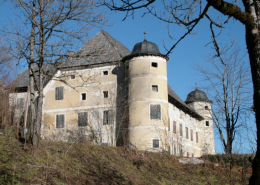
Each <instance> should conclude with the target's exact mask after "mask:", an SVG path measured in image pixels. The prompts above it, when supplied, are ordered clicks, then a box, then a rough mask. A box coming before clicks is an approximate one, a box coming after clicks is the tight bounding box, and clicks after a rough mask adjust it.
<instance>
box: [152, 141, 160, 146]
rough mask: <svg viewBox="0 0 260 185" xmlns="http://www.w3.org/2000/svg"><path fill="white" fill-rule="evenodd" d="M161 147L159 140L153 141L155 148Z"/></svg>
mask: <svg viewBox="0 0 260 185" xmlns="http://www.w3.org/2000/svg"><path fill="white" fill-rule="evenodd" d="M159 147H160V141H159V139H153V148H159Z"/></svg>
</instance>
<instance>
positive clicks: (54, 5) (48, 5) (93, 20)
mask: <svg viewBox="0 0 260 185" xmlns="http://www.w3.org/2000/svg"><path fill="white" fill-rule="evenodd" d="M11 2H13V3H14V6H15V7H16V8H17V10H18V11H19V13H20V17H18V18H20V21H19V22H18V23H17V24H18V25H17V26H14V27H12V28H9V29H5V30H2V31H3V33H6V34H7V35H8V36H9V39H10V46H11V47H12V52H13V53H14V54H15V55H16V58H19V59H24V60H26V61H27V63H28V67H29V78H30V80H29V82H30V85H29V86H30V112H31V118H30V120H31V122H32V123H31V128H30V131H31V132H30V133H31V141H32V144H33V151H34V153H36V152H37V148H38V143H39V137H40V129H41V124H42V105H43V87H44V83H45V80H46V78H48V68H47V69H46V70H44V69H45V68H44V66H46V64H51V65H53V66H57V65H59V64H60V63H61V62H62V61H64V60H65V59H66V58H67V57H68V51H69V50H70V49H73V47H74V46H75V43H76V41H75V39H78V40H80V41H83V40H84V39H86V34H87V30H89V29H91V28H93V27H95V26H100V25H103V24H104V23H105V19H104V16H103V14H102V13H101V12H100V11H99V10H97V9H96V8H95V1H89V0H77V1H74V0H54V1H49V0H30V1H24V0H11ZM13 25H14V24H13ZM49 68H52V67H49ZM36 93H37V94H38V95H36ZM36 96H37V98H36Z"/></svg>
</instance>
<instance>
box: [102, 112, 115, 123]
mask: <svg viewBox="0 0 260 185" xmlns="http://www.w3.org/2000/svg"><path fill="white" fill-rule="evenodd" d="M111 124H113V112H112V111H111V110H106V111H104V112H103V125H111Z"/></svg>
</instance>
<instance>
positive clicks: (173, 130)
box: [172, 121, 176, 134]
mask: <svg viewBox="0 0 260 185" xmlns="http://www.w3.org/2000/svg"><path fill="white" fill-rule="evenodd" d="M172 132H173V133H174V134H176V121H173V124H172Z"/></svg>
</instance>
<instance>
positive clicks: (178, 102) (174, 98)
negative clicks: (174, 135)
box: [168, 85, 204, 120]
mask: <svg viewBox="0 0 260 185" xmlns="http://www.w3.org/2000/svg"><path fill="white" fill-rule="evenodd" d="M168 99H169V102H170V103H172V104H173V105H175V106H176V107H177V108H179V109H181V110H182V111H183V112H185V113H187V114H189V115H191V116H192V117H194V118H196V119H199V120H203V119H204V118H203V117H202V116H201V115H200V114H199V113H197V112H196V111H195V110H194V109H192V108H191V107H189V106H188V105H187V104H186V103H185V102H184V101H183V100H182V99H181V98H180V97H179V96H178V95H177V94H176V92H175V91H174V90H173V89H172V88H171V87H170V86H169V85H168Z"/></svg>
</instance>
